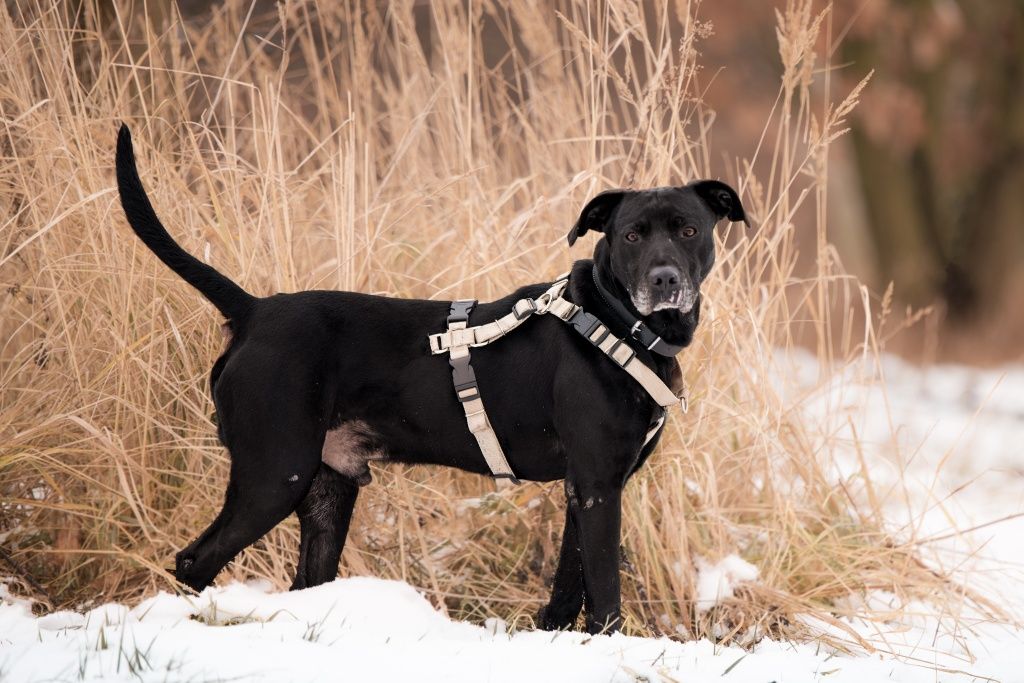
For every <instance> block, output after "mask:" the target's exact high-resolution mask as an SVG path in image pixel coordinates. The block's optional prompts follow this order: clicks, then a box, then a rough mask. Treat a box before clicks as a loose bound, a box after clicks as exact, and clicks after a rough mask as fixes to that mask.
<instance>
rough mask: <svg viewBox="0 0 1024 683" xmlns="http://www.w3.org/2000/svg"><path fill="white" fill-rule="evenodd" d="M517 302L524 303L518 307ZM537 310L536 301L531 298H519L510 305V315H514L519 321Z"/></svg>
mask: <svg viewBox="0 0 1024 683" xmlns="http://www.w3.org/2000/svg"><path fill="white" fill-rule="evenodd" d="M519 304H525V306H523V307H520V305H519ZM537 311H538V307H537V302H536V301H534V300H533V299H520V300H519V301H517V302H516V303H515V305H514V306H513V307H512V315H514V316H515V318H516V321H520V320H522V319H523V318H528V317H529V316H531V315H533V314H534V313H536V312H537Z"/></svg>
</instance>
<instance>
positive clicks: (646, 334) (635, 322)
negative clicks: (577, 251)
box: [591, 263, 683, 357]
mask: <svg viewBox="0 0 1024 683" xmlns="http://www.w3.org/2000/svg"><path fill="white" fill-rule="evenodd" d="M597 270H598V268H597V263H594V267H593V269H592V270H591V272H592V273H593V276H594V286H595V287H597V293H598V294H600V295H601V298H602V299H604V302H605V303H606V304H608V308H610V309H612V312H614V313H615V315H617V316H618V317H619V320H620V321H621V322H622V324H624V325H625V326H626V327H627V328H628V329H629V336H630V337H632V338H633V339H635V340H636V341H637V342H639V343H640V344H643V346H644V348H645V349H647V350H648V351H654V352H655V353H657V354H659V355H662V356H668V357H672V356H674V355H676V354H677V353H679V352H680V351H682V350H683V347H682V346H676V345H675V344H669V343H668V342H666V341H665V340H663V339H662V338H661V337H659V336H658V335H656V334H655V333H654V332H652V331H651V330H650V328H649V327H647V325H646V324H645V323H644V321H643V320H641V319H639V318H637V317H636V316H635V315H633V314H632V313H630V312H629V309H627V308H626V307H625V306H624V305H623V304H622V302H621V301H619V300H618V299H617V298H616V297H615V295H614V294H612V293H611V291H610V290H609V289H608V288H607V287H605V286H604V283H602V282H601V276H600V275H599V274H598V272H597Z"/></svg>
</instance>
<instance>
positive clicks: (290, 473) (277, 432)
mask: <svg viewBox="0 0 1024 683" xmlns="http://www.w3.org/2000/svg"><path fill="white" fill-rule="evenodd" d="M217 412H218V415H219V416H220V419H221V420H222V421H223V424H224V425H225V427H226V428H225V430H224V435H225V437H226V440H227V445H228V450H229V451H230V452H231V474H230V479H229V481H228V487H227V495H226V496H225V500H224V507H223V509H221V511H220V514H219V515H217V518H216V520H214V522H213V524H211V525H210V527H209V528H208V529H207V530H206V531H204V532H203V534H202V535H201V536H200V537H199V538H198V539H196V540H195V541H193V542H192V543H191V544H190V545H189V546H188V547H187V548H185V549H184V550H182V551H181V552H180V553H178V555H177V557H176V562H175V577H176V578H177V579H178V580H179V581H181V582H182V583H184V584H186V585H188V586H190V587H191V588H193V589H195V590H202V589H203V588H205V587H206V586H207V585H209V584H210V582H211V581H213V579H214V577H215V576H216V575H217V573H218V572H219V571H220V570H221V569H222V568H223V567H224V566H225V565H226V564H227V563H228V562H230V561H231V560H232V559H233V558H234V557H235V555H237V554H238V553H239V552H241V551H242V550H243V549H244V548H246V547H247V546H249V545H251V544H252V543H255V542H256V541H257V540H259V538H260V537H262V536H263V535H264V534H266V533H267V532H268V531H270V530H271V529H273V528H274V527H275V526H276V525H277V524H278V523H279V522H281V520H283V519H284V518H285V517H287V516H288V515H290V514H291V513H292V512H294V511H295V509H296V508H297V507H298V506H299V503H301V502H302V500H303V499H304V498H305V497H306V493H307V492H308V491H309V488H310V485H311V483H312V482H313V477H314V476H315V475H316V473H317V471H318V469H319V468H320V453H321V450H322V448H323V441H324V434H325V430H324V429H323V428H318V425H317V421H316V419H315V418H313V417H310V416H309V414H308V412H307V411H305V410H304V409H303V406H300V405H297V404H290V403H285V404H283V405H281V406H275V405H273V404H272V403H270V401H269V400H265V401H254V400H252V399H250V400H245V401H237V400H236V401H220V400H218V402H217Z"/></svg>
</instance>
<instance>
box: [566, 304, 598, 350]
mask: <svg viewBox="0 0 1024 683" xmlns="http://www.w3.org/2000/svg"><path fill="white" fill-rule="evenodd" d="M566 322H568V323H569V324H570V325H572V326H573V327H574V328H576V331H577V332H579V333H580V334H582V335H583V336H584V337H586V338H587V341H591V340H590V335H591V334H593V333H594V330H596V329H597V326H598V325H600V324H601V321H600V320H598V319H597V317H596V316H593V315H591V314H589V313H587V312H586V311H584V310H583V309H582V308H581V309H579V310H578V311H576V312H575V313H573V314H572V317H571V318H569V319H568V320H567V321H566ZM602 341H604V339H603V338H602ZM591 343H594V342H592V341H591ZM598 343H600V342H598Z"/></svg>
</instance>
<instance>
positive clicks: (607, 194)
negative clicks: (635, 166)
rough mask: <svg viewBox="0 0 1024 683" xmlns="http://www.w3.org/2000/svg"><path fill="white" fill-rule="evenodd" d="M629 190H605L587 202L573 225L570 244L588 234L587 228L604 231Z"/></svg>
mask: <svg viewBox="0 0 1024 683" xmlns="http://www.w3.org/2000/svg"><path fill="white" fill-rule="evenodd" d="M628 192H629V190H605V191H604V192H602V193H601V194H599V195H597V196H596V197H594V198H593V199H591V200H590V201H589V202H587V205H586V206H584V207H583V211H580V217H579V220H577V221H576V225H574V226H572V230H570V231H569V246H570V247H571V246H572V245H574V244H576V240H577V239H578V238H580V237H583V235H585V234H587V230H597V231H598V232H604V231H605V229H606V228H607V227H608V220H609V219H610V218H611V217H612V212H614V211H615V207H617V206H618V205H619V202H621V201H622V198H623V197H625V196H626V194H627V193H628Z"/></svg>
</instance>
